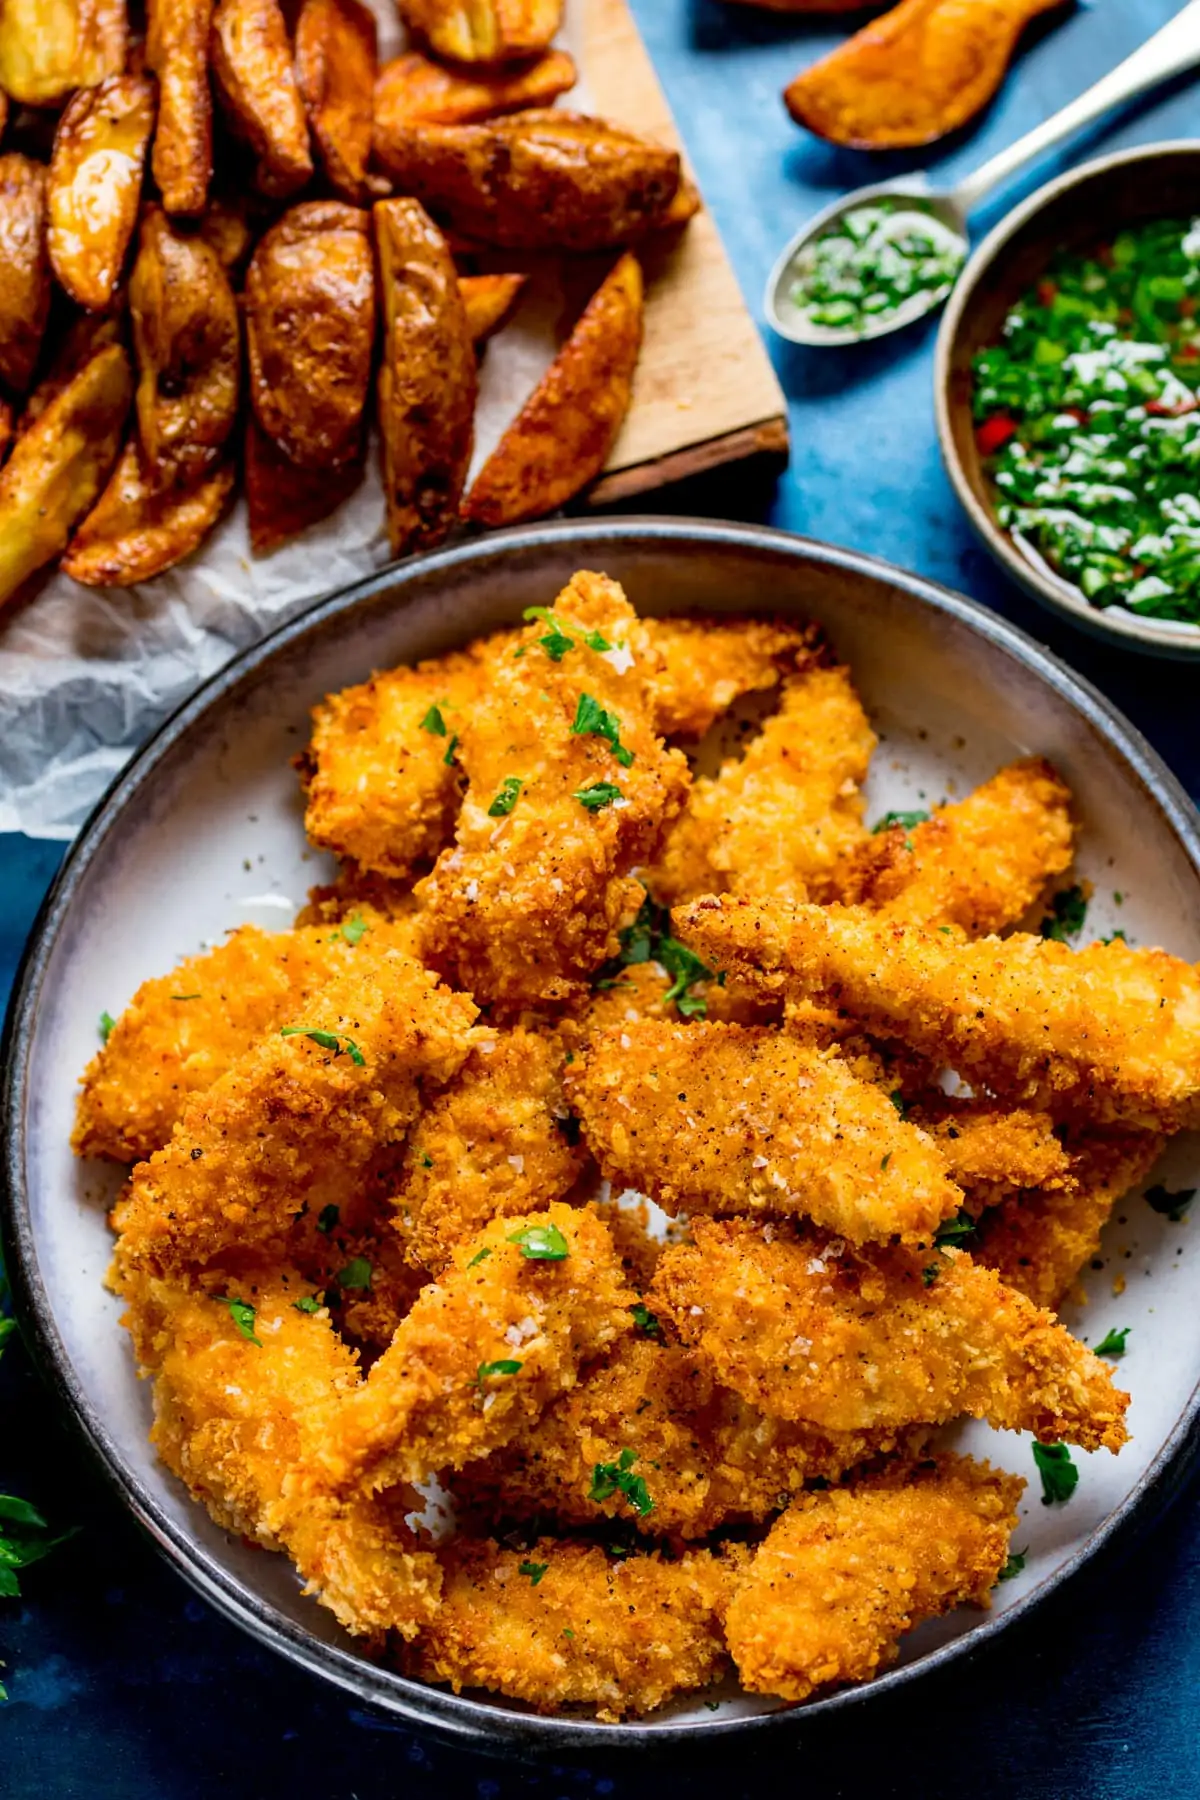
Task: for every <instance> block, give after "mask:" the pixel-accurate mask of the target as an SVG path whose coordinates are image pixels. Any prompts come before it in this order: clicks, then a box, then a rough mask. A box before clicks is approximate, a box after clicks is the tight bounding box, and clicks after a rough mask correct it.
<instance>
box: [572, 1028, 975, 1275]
mask: <svg viewBox="0 0 1200 1800" xmlns="http://www.w3.org/2000/svg"><path fill="white" fill-rule="evenodd" d="M567 1094H568V1098H569V1099H570V1101H571V1104H572V1106H573V1107H574V1108H575V1110H576V1111H577V1112H578V1114H579V1116H580V1119H581V1120H582V1123H583V1130H584V1136H585V1138H586V1140H587V1144H588V1147H589V1149H590V1150H591V1151H592V1154H593V1155H594V1156H595V1158H596V1160H597V1162H598V1163H599V1164H600V1167H601V1169H602V1171H603V1172H604V1174H605V1175H606V1176H607V1177H608V1178H609V1179H610V1180H611V1181H613V1182H615V1183H617V1184H619V1185H620V1186H625V1187H633V1188H637V1189H638V1190H639V1192H641V1193H644V1194H648V1195H649V1197H650V1198H651V1199H652V1200H655V1201H657V1203H658V1204H659V1205H660V1206H661V1207H663V1209H664V1210H665V1211H666V1212H668V1213H672V1214H674V1213H678V1212H686V1213H696V1212H701V1213H746V1214H751V1215H754V1216H757V1217H760V1218H787V1217H796V1216H801V1217H807V1218H811V1219H814V1220H815V1221H816V1222H817V1223H818V1224H819V1225H823V1226H826V1227H828V1228H829V1229H830V1230H831V1231H837V1232H840V1233H842V1234H843V1235H844V1236H845V1237H847V1238H849V1239H850V1241H851V1242H852V1243H856V1244H857V1243H865V1242H868V1241H870V1240H872V1239H885V1240H886V1239H888V1238H891V1237H893V1236H898V1237H900V1238H902V1239H904V1240H905V1241H907V1242H911V1243H915V1244H923V1245H925V1246H928V1245H929V1244H931V1243H932V1241H933V1234H934V1232H935V1231H936V1230H937V1228H938V1226H939V1225H940V1224H941V1223H942V1221H943V1220H944V1219H948V1218H950V1217H951V1216H952V1215H953V1214H955V1213H957V1212H958V1211H959V1209H960V1208H961V1206H962V1202H963V1196H962V1192H961V1190H960V1189H959V1188H958V1187H956V1186H955V1184H954V1182H953V1181H952V1180H951V1179H950V1177H949V1175H948V1174H947V1171H946V1163H945V1160H944V1158H943V1157H942V1156H941V1154H940V1152H939V1151H938V1149H937V1147H936V1146H935V1145H934V1143H933V1142H932V1141H931V1139H930V1138H928V1137H927V1136H926V1134H925V1133H924V1132H922V1131H919V1130H918V1129H917V1128H916V1126H914V1125H910V1124H907V1123H906V1122H905V1121H904V1119H902V1118H901V1117H900V1114H899V1113H898V1112H897V1110H896V1108H895V1106H894V1105H893V1104H892V1102H891V1100H890V1099H889V1098H888V1096H887V1094H886V1093H885V1092H884V1091H883V1090H882V1089H881V1088H879V1087H877V1086H874V1085H872V1083H870V1082H869V1081H862V1080H860V1079H859V1077H858V1076H857V1075H856V1074H855V1073H854V1072H853V1070H851V1069H850V1068H849V1067H848V1066H847V1065H846V1064H845V1063H844V1062H842V1061H841V1059H840V1058H839V1057H838V1056H837V1054H836V1052H833V1051H822V1050H816V1049H814V1048H812V1046H811V1045H809V1044H806V1043H804V1042H803V1041H801V1040H800V1039H798V1038H795V1037H793V1036H791V1035H790V1034H789V1033H788V1032H785V1031H774V1030H770V1029H767V1028H765V1027H746V1026H741V1025H723V1024H707V1023H700V1022H694V1023H692V1024H686V1025H677V1024H670V1023H666V1022H661V1023H660V1022H659V1021H657V1020H651V1019H648V1020H644V1021H643V1022H641V1023H639V1024H628V1025H625V1026H613V1027H611V1028H610V1029H609V1030H607V1031H603V1032H600V1033H597V1034H595V1035H593V1037H592V1039H591V1041H590V1044H589V1046H588V1050H587V1053H586V1056H585V1057H584V1058H583V1059H582V1060H580V1061H576V1062H575V1063H573V1064H572V1065H571V1067H570V1068H569V1069H568V1071H567Z"/></svg>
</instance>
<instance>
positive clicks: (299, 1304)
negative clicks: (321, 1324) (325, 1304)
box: [292, 1294, 321, 1313]
mask: <svg viewBox="0 0 1200 1800" xmlns="http://www.w3.org/2000/svg"><path fill="white" fill-rule="evenodd" d="M292 1305H293V1306H294V1307H295V1309H296V1311H297V1312H302V1313H319V1312H320V1310H321V1301H320V1299H319V1297H318V1296H317V1295H316V1294H302V1295H301V1297H300V1299H299V1300H293V1301H292Z"/></svg>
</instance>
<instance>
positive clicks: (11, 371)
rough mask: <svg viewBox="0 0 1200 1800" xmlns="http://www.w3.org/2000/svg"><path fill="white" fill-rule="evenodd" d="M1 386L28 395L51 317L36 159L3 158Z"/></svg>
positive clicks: (42, 176)
mask: <svg viewBox="0 0 1200 1800" xmlns="http://www.w3.org/2000/svg"><path fill="white" fill-rule="evenodd" d="M0 269H2V270H3V279H2V280H0V381H2V382H3V383H4V385H5V386H6V387H8V388H11V389H12V391H13V392H14V393H16V394H23V393H24V392H25V389H26V388H27V387H28V386H29V383H30V380H31V379H32V376H33V369H34V364H35V363H36V362H37V358H38V351H39V350H40V349H41V344H42V334H43V332H44V331H45V329H46V318H47V315H48V313H49V311H50V258H49V256H48V255H47V252H46V170H45V168H44V167H43V165H42V164H41V163H37V162H34V161H33V160H32V158H31V157H28V156H20V155H18V154H17V152H16V151H10V152H9V154H8V155H7V156H0Z"/></svg>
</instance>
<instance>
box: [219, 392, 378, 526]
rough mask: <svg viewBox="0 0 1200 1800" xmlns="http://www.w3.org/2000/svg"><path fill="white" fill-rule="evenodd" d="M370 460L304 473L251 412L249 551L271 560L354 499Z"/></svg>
mask: <svg viewBox="0 0 1200 1800" xmlns="http://www.w3.org/2000/svg"><path fill="white" fill-rule="evenodd" d="M364 468H365V458H364V457H362V456H360V457H359V458H358V459H357V460H356V461H355V462H348V463H343V464H342V466H341V468H340V469H301V468H299V467H298V466H297V465H296V464H295V463H294V462H292V461H291V460H290V459H289V458H288V457H286V456H285V455H284V453H283V451H282V450H281V449H280V448H279V446H278V445H277V444H274V443H272V441H271V439H270V438H269V437H268V436H267V434H266V432H265V431H264V430H263V428H262V426H261V425H260V424H259V423H258V420H257V419H256V418H255V417H254V414H253V413H251V414H250V416H249V418H248V419H247V420H246V454H245V466H244V478H245V485H246V506H247V509H248V511H249V515H250V548H251V549H252V550H253V551H254V553H255V555H256V556H267V555H269V554H270V552H271V551H272V550H277V549H278V548H279V546H280V544H283V543H286V542H287V540H288V538H293V537H297V536H298V535H299V534H300V532H302V531H307V530H308V527H309V526H310V525H316V524H319V523H320V521H321V520H322V519H327V518H328V517H329V515H330V513H331V512H335V511H336V510H337V508H338V507H339V506H340V505H341V504H342V501H343V500H347V499H349V497H350V495H351V494H352V493H353V492H354V490H355V488H356V487H357V486H358V484H359V482H360V481H361V480H362V478H363V471H364Z"/></svg>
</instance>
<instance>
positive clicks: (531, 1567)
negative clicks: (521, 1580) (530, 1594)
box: [517, 1562, 550, 1587]
mask: <svg viewBox="0 0 1200 1800" xmlns="http://www.w3.org/2000/svg"><path fill="white" fill-rule="evenodd" d="M549 1567H550V1564H549V1563H535V1562H523V1563H518V1564H517V1574H518V1575H528V1577H529V1585H530V1587H536V1586H537V1584H538V1582H539V1581H540V1580H541V1579H542V1576H543V1575H544V1574H545V1573H546V1570H547V1569H548V1568H549Z"/></svg>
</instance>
